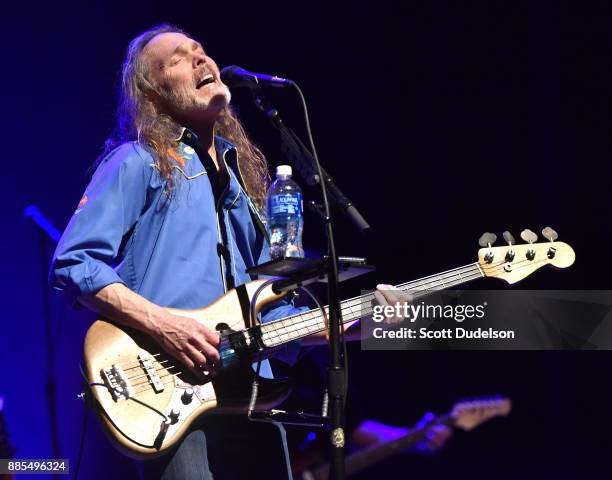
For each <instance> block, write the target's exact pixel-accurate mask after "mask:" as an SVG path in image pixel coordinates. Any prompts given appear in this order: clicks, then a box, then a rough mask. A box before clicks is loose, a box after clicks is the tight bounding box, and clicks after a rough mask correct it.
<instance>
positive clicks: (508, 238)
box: [503, 230, 516, 245]
mask: <svg viewBox="0 0 612 480" xmlns="http://www.w3.org/2000/svg"><path fill="white" fill-rule="evenodd" d="M503 236H504V240H505V241H506V242H507V243H508V245H515V244H516V240H515V239H514V235H512V234H511V233H510V232H509V231H508V230H506V231H505V232H504V233H503Z"/></svg>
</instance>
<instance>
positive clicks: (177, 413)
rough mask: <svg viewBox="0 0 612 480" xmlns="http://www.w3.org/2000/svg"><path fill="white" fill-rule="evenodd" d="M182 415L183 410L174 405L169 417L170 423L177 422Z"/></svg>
mask: <svg viewBox="0 0 612 480" xmlns="http://www.w3.org/2000/svg"><path fill="white" fill-rule="evenodd" d="M180 415H181V411H180V410H179V408H178V407H172V410H171V411H170V414H169V415H168V418H169V419H170V423H176V422H178V420H179V416H180Z"/></svg>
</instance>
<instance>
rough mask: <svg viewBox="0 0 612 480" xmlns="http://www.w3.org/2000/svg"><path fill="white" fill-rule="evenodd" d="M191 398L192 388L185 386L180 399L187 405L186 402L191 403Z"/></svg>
mask: <svg viewBox="0 0 612 480" xmlns="http://www.w3.org/2000/svg"><path fill="white" fill-rule="evenodd" d="M192 400H193V388H186V389H185V391H184V392H183V395H181V401H182V402H183V403H184V404H185V405H187V404H188V403H191V401H192Z"/></svg>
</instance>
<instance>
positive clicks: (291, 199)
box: [270, 193, 302, 215]
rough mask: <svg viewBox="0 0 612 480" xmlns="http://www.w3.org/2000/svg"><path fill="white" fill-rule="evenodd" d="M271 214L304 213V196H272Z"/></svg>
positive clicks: (297, 194)
mask: <svg viewBox="0 0 612 480" xmlns="http://www.w3.org/2000/svg"><path fill="white" fill-rule="evenodd" d="M270 213H271V214H272V215H276V214H279V213H286V214H289V215H299V214H301V213H302V194H301V193H294V194H286V195H272V197H271V198H270Z"/></svg>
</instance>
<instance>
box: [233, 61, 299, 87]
mask: <svg viewBox="0 0 612 480" xmlns="http://www.w3.org/2000/svg"><path fill="white" fill-rule="evenodd" d="M221 81H222V82H223V83H224V84H225V85H227V86H228V87H230V88H232V87H233V88H238V87H247V88H253V89H256V88H259V87H277V88H278V87H290V86H292V85H293V84H294V83H293V81H292V80H289V79H287V78H281V77H276V76H273V75H266V74H265V73H253V72H249V71H248V70H245V69H244V68H240V67H238V66H236V65H230V66H229V67H225V68H224V69H223V70H221Z"/></svg>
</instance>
